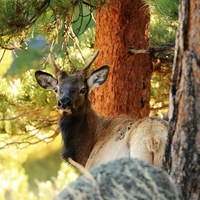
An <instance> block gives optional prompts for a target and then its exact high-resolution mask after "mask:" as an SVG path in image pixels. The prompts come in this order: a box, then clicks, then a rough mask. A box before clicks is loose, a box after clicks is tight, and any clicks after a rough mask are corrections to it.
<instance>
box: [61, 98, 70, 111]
mask: <svg viewBox="0 0 200 200" xmlns="http://www.w3.org/2000/svg"><path fill="white" fill-rule="evenodd" d="M70 106H72V101H71V99H69V98H67V99H64V100H60V101H58V107H59V108H63V109H66V108H67V107H70Z"/></svg>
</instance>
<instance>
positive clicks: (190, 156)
mask: <svg viewBox="0 0 200 200" xmlns="http://www.w3.org/2000/svg"><path fill="white" fill-rule="evenodd" d="M199 5H200V4H199V1H197V0H196V1H193V0H182V1H180V6H179V29H178V35H177V41H176V48H175V49H176V51H175V59H174V69H173V77H172V88H171V102H170V115H169V117H170V127H169V143H168V145H167V149H166V155H165V159H164V165H165V168H166V169H167V171H168V172H169V174H170V175H171V177H172V178H173V180H174V181H175V183H176V184H177V185H178V187H179V189H180V191H181V193H182V196H183V199H185V200H186V199H187V200H188V199H190V200H193V199H200V62H199V60H200V45H199V41H200V34H199V33H200V14H199V9H200V6H199Z"/></svg>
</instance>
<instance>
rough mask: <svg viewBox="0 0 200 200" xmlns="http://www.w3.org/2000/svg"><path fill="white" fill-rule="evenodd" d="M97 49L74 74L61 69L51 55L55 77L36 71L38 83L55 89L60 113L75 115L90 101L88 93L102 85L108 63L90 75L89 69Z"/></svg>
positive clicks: (45, 87) (49, 88) (107, 69)
mask: <svg viewBox="0 0 200 200" xmlns="http://www.w3.org/2000/svg"><path fill="white" fill-rule="evenodd" d="M98 53H99V50H97V51H96V52H95V54H94V56H93V57H92V59H91V60H90V61H89V62H88V63H87V64H86V65H85V67H84V68H83V69H81V70H77V72H76V73H75V74H73V75H68V74H67V73H66V72H65V71H61V70H60V69H59V68H58V67H57V65H56V64H55V62H54V60H53V58H52V57H51V62H52V65H53V66H54V69H55V77H53V76H52V75H51V74H48V73H46V72H43V71H36V72H35V77H36V80H37V83H38V84H39V85H40V86H41V87H42V88H44V89H47V90H53V91H54V92H55V94H56V98H57V108H58V109H59V112H60V114H65V115H73V114H74V115H75V114H77V113H79V112H80V111H81V110H83V109H84V108H85V105H87V102H88V93H89V92H90V91H91V90H92V89H93V88H95V87H98V86H100V85H102V84H103V83H104V82H105V81H106V79H107V76H108V72H109V67H108V66H107V65H104V66H102V67H101V68H99V69H97V70H95V71H94V72H93V73H92V74H91V75H90V76H89V77H87V75H88V70H89V68H90V66H91V65H92V63H93V62H94V60H95V59H96V57H97V56H98Z"/></svg>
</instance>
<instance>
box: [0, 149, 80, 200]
mask: <svg viewBox="0 0 200 200" xmlns="http://www.w3.org/2000/svg"><path fill="white" fill-rule="evenodd" d="M43 150H44V149H43ZM53 155H54V154H53ZM53 155H51V156H50V157H51V158H50V157H49V158H50V159H49V158H48V157H47V158H43V159H42V160H40V161H39V162H40V163H39V162H38V161H37V160H33V161H32V162H30V161H28V162H27V158H28V157H29V153H28V151H27V148H26V149H24V150H16V148H13V147H10V148H9V149H4V150H1V151H0V160H1V162H0V174H1V175H0V185H1V187H0V199H1V200H15V199H19V200H24V199H27V200H40V199H41V200H45V199H53V197H54V196H55V194H57V193H58V192H59V191H61V190H62V189H63V187H66V186H67V185H68V184H69V183H71V182H73V181H74V180H76V178H77V177H78V176H79V173H78V172H77V170H76V169H74V168H73V167H72V166H70V165H69V164H67V163H61V162H60V161H59V160H58V159H56V160H55V155H56V154H55V155H54V156H53ZM25 161H26V164H23V163H24V162H25ZM41 162H42V163H41ZM41 164H43V165H44V164H45V166H46V170H45V171H44V170H42V171H41ZM24 165H26V166H25V167H24ZM50 165H53V166H50ZM55 166H56V168H55ZM54 168H55V169H54ZM56 169H57V170H58V171H57V172H56ZM51 170H53V171H51ZM34 172H35V173H37V174H35V173H34ZM41 173H43V174H41ZM53 174H55V175H54V176H53ZM33 175H34V177H32V176H33ZM41 176H43V178H44V176H48V177H47V178H45V180H48V181H43V182H42V181H41V180H42V178H41ZM30 178H32V179H34V182H36V183H35V186H34V187H33V185H31V184H29V182H30V181H28V179H30Z"/></svg>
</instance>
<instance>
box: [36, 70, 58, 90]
mask: <svg viewBox="0 0 200 200" xmlns="http://www.w3.org/2000/svg"><path fill="white" fill-rule="evenodd" d="M35 78H36V80H37V83H38V84H39V85H40V86H41V87H42V88H44V89H46V90H52V89H53V88H55V87H56V85H57V83H58V81H57V79H55V78H54V77H53V76H52V75H51V74H48V73H46V72H42V71H36V72H35Z"/></svg>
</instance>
